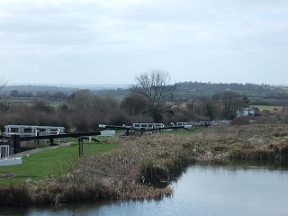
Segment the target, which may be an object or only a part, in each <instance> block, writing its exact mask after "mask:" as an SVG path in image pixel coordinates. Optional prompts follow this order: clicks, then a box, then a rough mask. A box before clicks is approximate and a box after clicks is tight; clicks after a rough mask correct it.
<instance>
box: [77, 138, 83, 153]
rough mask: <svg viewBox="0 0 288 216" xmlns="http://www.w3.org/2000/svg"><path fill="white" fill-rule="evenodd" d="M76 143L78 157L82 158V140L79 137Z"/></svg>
mask: <svg viewBox="0 0 288 216" xmlns="http://www.w3.org/2000/svg"><path fill="white" fill-rule="evenodd" d="M78 143H79V157H82V156H83V138H82V137H79V138H78Z"/></svg>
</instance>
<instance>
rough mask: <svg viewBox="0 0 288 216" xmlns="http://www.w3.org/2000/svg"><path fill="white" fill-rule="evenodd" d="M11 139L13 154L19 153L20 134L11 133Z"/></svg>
mask: <svg viewBox="0 0 288 216" xmlns="http://www.w3.org/2000/svg"><path fill="white" fill-rule="evenodd" d="M11 141H12V145H13V148H14V154H17V153H20V135H18V134H12V135H11Z"/></svg>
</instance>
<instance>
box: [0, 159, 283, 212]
mask: <svg viewBox="0 0 288 216" xmlns="http://www.w3.org/2000/svg"><path fill="white" fill-rule="evenodd" d="M286 168H287V167H281V168H280V167H277V169H275V166H274V168H272V166H271V164H265V166H263V164H262V165H261V166H259V165H256V164H251V163H250V165H249V166H248V165H246V164H242V165H239V164H237V165H236V164H233V163H230V164H229V165H224V164H221V165H219V164H209V163H205V164H204V163H202V164H196V165H194V166H191V167H190V168H188V169H187V171H186V172H185V173H184V174H183V175H182V176H181V178H180V179H179V180H178V181H177V182H175V183H174V184H172V187H173V188H174V195H173V196H172V197H171V198H165V199H163V200H160V201H142V202H140V201H137V202H135V201H129V202H112V201H108V202H107V201H101V202H99V201H89V202H77V203H72V204H68V205H63V206H61V207H57V208H56V207H48V208H47V207H42V208H28V209H15V208H13V209H12V208H8V209H7V208H6V209H4V210H3V209H1V213H0V215H1V214H3V215H17V214H18V215H27V216H28V215H29V216H30V215H47V216H50V215H67V216H68V215H69V216H70V215H101V216H106V215H107V216H108V215H119V216H120V215H121V216H122V215H125V216H130V215H131V216H132V215H133V216H137V215H139V216H152V215H168V216H169V215H171V216H172V215H173V216H175V215H182V216H184V215H205V216H207V215H213V216H217V215H221V216H223V215H229V216H230V215H236V216H237V215H239V216H240V215H241V216H242V215H248V216H249V215H263V216H272V215H273V216H274V215H279V216H280V215H288V208H287V203H288V196H287V192H288V171H287V169H286ZM20 213H21V214H20Z"/></svg>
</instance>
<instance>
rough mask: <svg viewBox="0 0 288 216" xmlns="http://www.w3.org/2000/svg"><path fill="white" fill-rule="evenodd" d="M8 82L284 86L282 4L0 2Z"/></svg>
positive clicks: (286, 8)
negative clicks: (156, 72)
mask: <svg viewBox="0 0 288 216" xmlns="http://www.w3.org/2000/svg"><path fill="white" fill-rule="evenodd" d="M0 51H1V52H0V75H2V76H4V77H5V79H6V80H8V84H47V85H50V84H75V85H79V84H87V85H94V84H95V85H98V84H133V83H135V76H136V75H139V74H141V73H144V72H149V71H151V70H152V69H161V70H165V71H167V72H169V74H170V77H171V83H174V82H184V81H197V82H212V83H220V82H222V83H255V84H261V83H265V84H272V85H274V84H288V79H287V78H288V0H94V1H93V0H90V1H88V0H78V1H76V0H74V1H73V0H49V1H48V0H47V1H45V0H0Z"/></svg>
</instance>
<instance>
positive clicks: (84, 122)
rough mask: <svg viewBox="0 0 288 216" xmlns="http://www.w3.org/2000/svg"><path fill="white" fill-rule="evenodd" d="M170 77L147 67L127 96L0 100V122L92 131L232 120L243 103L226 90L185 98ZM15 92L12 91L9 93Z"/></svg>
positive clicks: (74, 95)
mask: <svg viewBox="0 0 288 216" xmlns="http://www.w3.org/2000/svg"><path fill="white" fill-rule="evenodd" d="M177 88H178V87H177V84H174V85H171V84H170V75H169V73H168V72H166V71H163V70H152V71H150V72H149V73H148V72H147V73H143V74H140V75H139V76H136V77H135V84H134V85H133V86H132V87H131V88H130V89H129V94H128V95H126V96H125V97H124V98H123V99H119V98H118V97H116V96H115V95H113V94H105V95H97V94H95V93H94V92H93V91H91V90H88V89H82V90H78V91H76V92H74V93H72V94H71V95H69V96H67V97H66V98H64V97H63V101H62V102H61V104H60V105H59V106H57V107H55V106H53V105H51V104H50V102H49V100H47V98H46V99H43V98H42V97H41V98H42V99H40V98H35V99H33V101H32V103H31V104H14V105H11V104H9V105H7V104H5V103H3V102H2V103H1V104H0V126H1V128H3V127H4V125H8V124H23V125H50V126H64V127H65V128H66V130H67V131H71V132H74V131H92V130H97V129H98V125H99V124H100V123H104V124H113V125H122V124H127V125H131V124H132V123H133V122H162V123H164V124H170V123H171V122H177V121H185V122H192V121H200V120H223V119H227V120H228V119H233V118H234V117H235V116H236V110H237V109H238V108H240V107H248V106H249V105H250V101H249V99H248V97H247V96H245V95H243V94H241V95H240V94H238V93H235V92H234V91H232V90H229V89H225V90H223V91H219V92H216V93H214V94H213V95H212V96H202V97H197V98H190V97H189V95H188V96H187V95H185V94H179V91H177ZM14 93H17V92H14Z"/></svg>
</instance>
